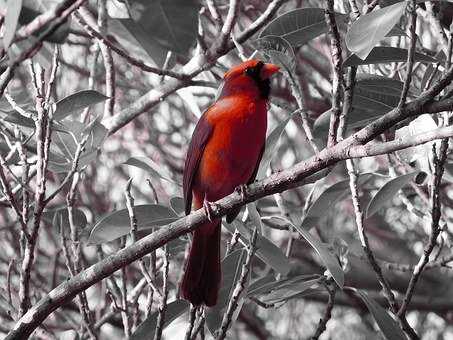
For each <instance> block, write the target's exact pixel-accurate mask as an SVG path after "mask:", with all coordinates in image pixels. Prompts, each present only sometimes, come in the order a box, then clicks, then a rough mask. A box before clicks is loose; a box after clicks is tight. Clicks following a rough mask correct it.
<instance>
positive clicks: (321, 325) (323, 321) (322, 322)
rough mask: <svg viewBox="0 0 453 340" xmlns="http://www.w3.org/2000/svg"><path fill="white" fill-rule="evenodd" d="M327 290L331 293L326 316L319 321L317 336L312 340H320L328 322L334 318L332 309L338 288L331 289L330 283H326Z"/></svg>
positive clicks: (314, 335)
mask: <svg viewBox="0 0 453 340" xmlns="http://www.w3.org/2000/svg"><path fill="white" fill-rule="evenodd" d="M326 290H327V292H328V293H329V300H328V301H327V305H326V310H325V312H324V316H323V317H322V318H321V319H320V320H319V323H318V327H317V328H316V331H315V334H313V336H312V337H311V340H318V339H319V337H320V336H321V334H322V333H323V332H324V331H325V330H326V326H327V322H329V320H330V318H331V317H332V309H333V306H334V304H335V293H336V291H337V290H336V288H335V287H330V286H329V283H326Z"/></svg>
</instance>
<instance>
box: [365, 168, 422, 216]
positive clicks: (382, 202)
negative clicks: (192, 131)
mask: <svg viewBox="0 0 453 340" xmlns="http://www.w3.org/2000/svg"><path fill="white" fill-rule="evenodd" d="M422 174H425V173H424V172H421V171H415V172H411V173H409V174H405V175H401V176H398V177H396V178H393V179H391V180H390V181H388V182H387V183H386V184H385V185H384V186H383V187H382V188H381V189H379V191H378V192H377V193H376V195H374V196H373V198H372V199H371V201H370V203H368V207H367V208H366V217H371V216H373V215H374V214H375V213H377V212H378V211H379V209H382V208H383V207H385V206H386V205H388V204H390V203H392V200H393V197H394V196H395V195H396V194H397V193H398V191H400V189H402V188H403V187H404V186H405V185H406V184H408V183H409V182H410V181H412V180H414V179H416V178H417V176H420V175H422ZM422 176H423V175H422Z"/></svg>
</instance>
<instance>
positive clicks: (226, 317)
mask: <svg viewBox="0 0 453 340" xmlns="http://www.w3.org/2000/svg"><path fill="white" fill-rule="evenodd" d="M257 236H258V230H257V228H254V229H253V233H252V236H251V237H250V243H249V246H248V249H247V258H246V259H245V262H244V264H243V266H242V271H241V276H240V277H239V280H238V282H237V283H236V286H235V288H234V291H233V294H232V295H231V298H230V301H229V302H228V307H227V309H226V311H225V314H223V319H222V324H221V326H220V329H219V334H218V335H217V336H216V339H217V340H223V339H225V337H226V335H227V331H228V329H229V328H230V325H231V322H232V318H233V314H234V312H235V310H236V308H237V307H238V304H239V299H240V297H241V294H242V292H243V290H244V289H245V285H246V283H247V280H248V279H249V272H250V267H251V264H252V258H253V255H254V254H255V251H256V248H255V245H256V239H257Z"/></svg>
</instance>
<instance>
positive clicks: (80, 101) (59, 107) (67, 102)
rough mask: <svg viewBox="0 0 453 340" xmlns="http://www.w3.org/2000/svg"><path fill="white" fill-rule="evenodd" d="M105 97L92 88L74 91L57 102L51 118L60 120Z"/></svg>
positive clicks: (99, 101)
mask: <svg viewBox="0 0 453 340" xmlns="http://www.w3.org/2000/svg"><path fill="white" fill-rule="evenodd" d="M106 99H108V97H106V96H104V95H103V94H102V93H99V92H97V91H94V90H85V91H80V92H76V93H74V94H71V95H69V96H67V97H66V98H63V99H61V100H60V101H58V102H57V104H56V109H55V112H54V114H53V118H54V119H56V120H62V119H64V118H66V117H67V116H69V115H70V114H72V113H74V112H76V111H78V110H81V109H83V108H85V107H87V106H90V105H93V104H97V103H101V102H103V101H105V100H106Z"/></svg>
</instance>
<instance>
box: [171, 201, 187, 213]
mask: <svg viewBox="0 0 453 340" xmlns="http://www.w3.org/2000/svg"><path fill="white" fill-rule="evenodd" d="M184 204H185V203H184V198H182V197H176V196H175V197H172V198H170V207H171V208H172V209H173V211H174V212H175V213H176V214H178V216H182V215H184V212H185V208H184Z"/></svg>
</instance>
